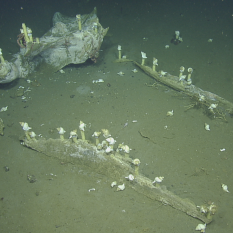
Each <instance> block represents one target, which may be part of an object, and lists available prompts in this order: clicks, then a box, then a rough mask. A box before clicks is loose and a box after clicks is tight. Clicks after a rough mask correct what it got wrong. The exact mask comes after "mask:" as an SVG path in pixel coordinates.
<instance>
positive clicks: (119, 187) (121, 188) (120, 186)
mask: <svg viewBox="0 0 233 233" xmlns="http://www.w3.org/2000/svg"><path fill="white" fill-rule="evenodd" d="M124 189H125V184H121V185H118V186H117V191H123V190H124Z"/></svg>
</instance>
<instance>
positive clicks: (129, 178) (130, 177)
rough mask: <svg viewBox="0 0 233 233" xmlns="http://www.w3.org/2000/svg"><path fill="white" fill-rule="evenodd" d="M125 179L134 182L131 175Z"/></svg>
mask: <svg viewBox="0 0 233 233" xmlns="http://www.w3.org/2000/svg"><path fill="white" fill-rule="evenodd" d="M125 178H126V179H128V180H130V181H133V180H134V176H133V175H132V174H129V176H127V177H125Z"/></svg>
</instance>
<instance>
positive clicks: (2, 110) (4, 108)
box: [0, 106, 8, 112]
mask: <svg viewBox="0 0 233 233" xmlns="http://www.w3.org/2000/svg"><path fill="white" fill-rule="evenodd" d="M7 108H8V106H6V107H2V108H1V110H0V112H5V111H6V110H7Z"/></svg>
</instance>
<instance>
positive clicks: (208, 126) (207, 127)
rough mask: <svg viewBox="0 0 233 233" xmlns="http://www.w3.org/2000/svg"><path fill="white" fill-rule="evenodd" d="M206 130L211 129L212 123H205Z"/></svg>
mask: <svg viewBox="0 0 233 233" xmlns="http://www.w3.org/2000/svg"><path fill="white" fill-rule="evenodd" d="M205 130H207V131H210V125H208V124H207V123H205Z"/></svg>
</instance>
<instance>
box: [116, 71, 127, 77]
mask: <svg viewBox="0 0 233 233" xmlns="http://www.w3.org/2000/svg"><path fill="white" fill-rule="evenodd" d="M117 74H118V75H120V76H123V75H124V74H125V73H123V72H122V71H120V72H118V73H117Z"/></svg>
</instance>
